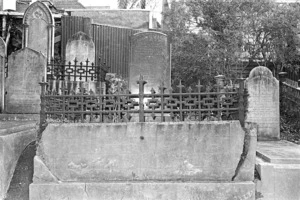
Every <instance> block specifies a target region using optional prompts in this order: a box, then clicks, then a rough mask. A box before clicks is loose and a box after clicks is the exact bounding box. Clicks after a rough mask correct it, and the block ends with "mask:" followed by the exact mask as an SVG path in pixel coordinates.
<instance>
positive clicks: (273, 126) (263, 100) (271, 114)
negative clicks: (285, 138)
mask: <svg viewBox="0 0 300 200" xmlns="http://www.w3.org/2000/svg"><path fill="white" fill-rule="evenodd" d="M246 88H247V89H248V93H249V98H248V112H247V114H246V121H247V122H255V123H257V124H258V126H259V128H258V139H260V140H272V139H279V138H280V115H279V81H278V80H277V79H276V78H274V77H273V75H272V72H271V71H270V70H269V69H268V68H266V67H263V66H259V67H255V68H254V69H252V71H251V72H250V75H249V78H248V79H247V80H246Z"/></svg>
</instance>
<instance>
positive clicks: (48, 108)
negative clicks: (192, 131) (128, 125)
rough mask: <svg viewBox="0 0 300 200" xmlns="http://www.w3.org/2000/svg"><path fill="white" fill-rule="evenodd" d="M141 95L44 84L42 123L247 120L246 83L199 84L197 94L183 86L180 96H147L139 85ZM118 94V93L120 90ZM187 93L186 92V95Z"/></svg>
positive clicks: (162, 93) (153, 93)
mask: <svg viewBox="0 0 300 200" xmlns="http://www.w3.org/2000/svg"><path fill="white" fill-rule="evenodd" d="M137 84H139V93H138V94H131V93H130V92H129V91H128V90H127V91H125V92H123V93H121V92H117V93H116V94H101V93H98V94H95V93H91V92H89V91H86V90H85V89H84V88H83V87H82V86H79V87H80V88H79V90H78V91H79V92H77V93H76V92H74V91H70V90H67V89H66V85H64V84H63V85H62V90H63V92H60V93H58V92H56V91H51V90H48V84H47V83H46V82H42V83H40V85H41V87H42V93H41V120H42V122H44V121H47V122H63V123H69V122H80V123H84V122H85V123H90V122H98V123H103V122H106V123H108V122H115V123H116V122H132V121H139V122H145V121H162V122H163V121H203V120H240V121H241V122H244V116H245V100H244V99H245V90H244V82H243V81H240V84H239V87H234V86H233V87H231V88H228V87H220V86H215V87H213V88H210V89H208V88H206V87H204V86H202V85H201V84H200V81H199V83H198V84H197V86H196V88H195V89H194V90H193V89H191V88H185V87H184V85H182V84H181V82H180V83H179V85H178V86H177V87H178V88H179V92H177V93H173V91H172V90H169V91H166V88H164V86H163V85H162V86H160V87H159V92H158V93H156V91H155V90H154V89H152V90H151V93H148V94H146V93H144V85H145V84H146V81H144V80H143V77H142V76H141V77H140V79H139V80H138V81H137ZM117 91H118V90H117ZM184 91H186V92H184Z"/></svg>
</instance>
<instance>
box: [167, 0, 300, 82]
mask: <svg viewBox="0 0 300 200" xmlns="http://www.w3.org/2000/svg"><path fill="white" fill-rule="evenodd" d="M299 11H300V6H299V4H293V5H289V4H284V5H281V4H276V3H273V2H272V1H269V0H260V1H257V0H245V1H240V0H210V1H208V0H185V1H184V0H180V1H177V2H173V3H172V4H171V9H170V10H169V11H168V12H165V13H164V16H165V18H166V19H167V21H168V23H169V24H168V25H169V27H170V33H169V34H170V35H171V37H172V43H173V49H172V57H173V60H172V70H173V79H174V80H175V82H176V80H178V79H182V80H186V85H190V84H192V83H193V82H195V79H198V78H201V79H202V80H205V81H206V80H209V79H211V77H212V75H218V74H224V75H225V76H227V77H228V76H229V77H232V78H235V77H237V76H238V74H237V71H236V70H233V68H242V67H243V63H244V62H248V61H259V62H263V63H268V62H273V63H275V64H278V63H282V64H283V66H285V65H287V64H288V63H292V62H298V60H299V56H298V51H297V45H296V44H297V40H298V38H297V29H296V28H297V21H298V19H300V12H299ZM298 43H300V42H298Z"/></svg>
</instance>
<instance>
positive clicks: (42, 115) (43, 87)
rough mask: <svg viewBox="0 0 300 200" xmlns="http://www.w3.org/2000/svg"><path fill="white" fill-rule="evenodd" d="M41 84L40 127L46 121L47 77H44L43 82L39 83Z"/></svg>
mask: <svg viewBox="0 0 300 200" xmlns="http://www.w3.org/2000/svg"><path fill="white" fill-rule="evenodd" d="M39 84H40V86H41V110H40V127H42V126H43V125H44V123H45V122H46V118H47V117H46V102H45V92H46V86H47V84H48V83H46V82H45V77H43V78H42V82H40V83H39Z"/></svg>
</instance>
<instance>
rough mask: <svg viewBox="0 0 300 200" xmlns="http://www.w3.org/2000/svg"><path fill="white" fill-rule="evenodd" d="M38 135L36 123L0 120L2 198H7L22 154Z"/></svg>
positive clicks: (0, 195) (0, 183)
mask: <svg viewBox="0 0 300 200" xmlns="http://www.w3.org/2000/svg"><path fill="white" fill-rule="evenodd" d="M36 135H37V129H36V124H35V123H32V122H0V199H4V198H5V195H6V192H7V190H8V187H9V184H10V181H11V179H12V176H13V173H14V170H15V167H16V164H17V161H18V159H19V157H20V155H21V154H22V152H23V151H24V149H25V148H26V146H27V145H28V144H30V143H31V142H33V141H35V139H36Z"/></svg>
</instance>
